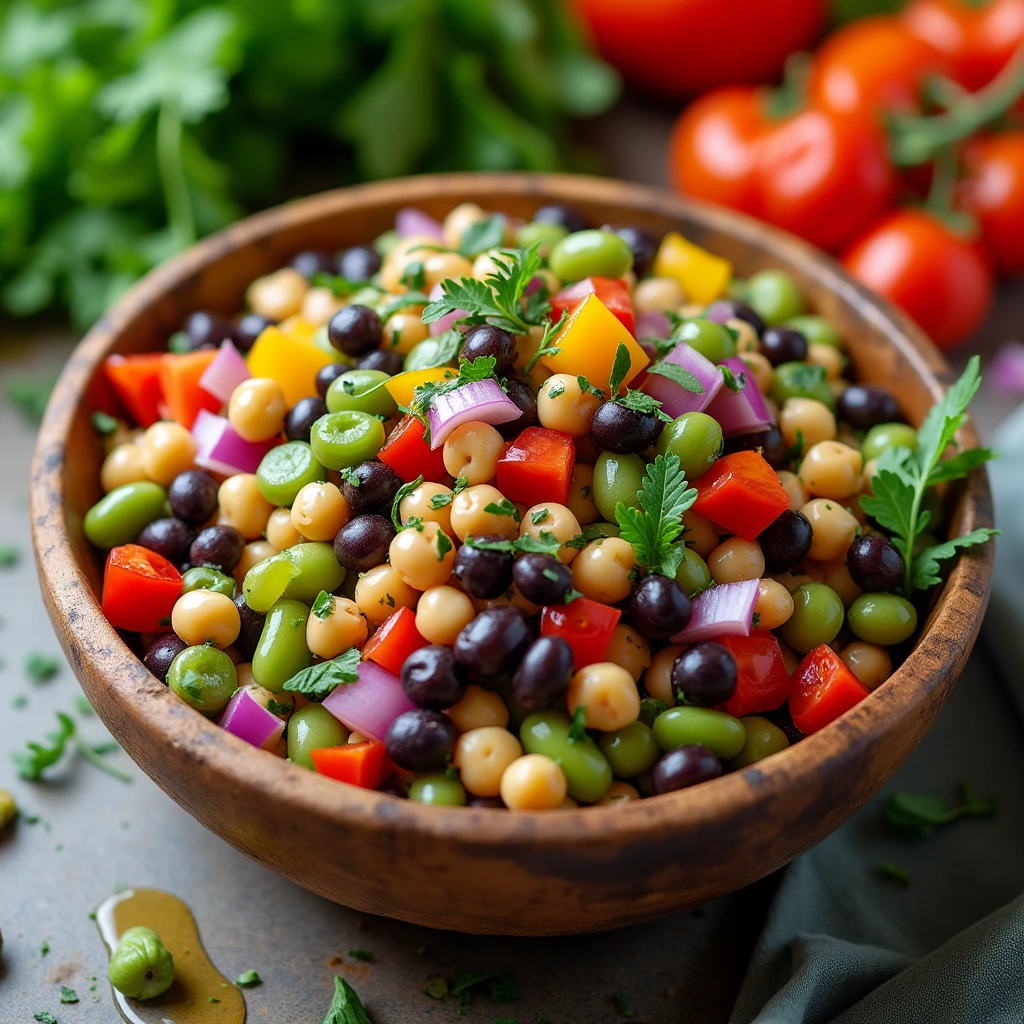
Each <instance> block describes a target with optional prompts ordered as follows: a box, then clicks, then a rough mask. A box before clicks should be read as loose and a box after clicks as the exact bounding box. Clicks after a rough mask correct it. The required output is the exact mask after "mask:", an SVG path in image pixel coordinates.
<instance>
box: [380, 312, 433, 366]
mask: <svg viewBox="0 0 1024 1024" xmlns="http://www.w3.org/2000/svg"><path fill="white" fill-rule="evenodd" d="M429 336H430V329H429V328H428V327H427V325H426V324H425V323H424V322H423V320H422V319H421V316H420V313H418V312H416V309H415V308H410V309H400V310H399V311H398V312H397V313H392V314H391V316H389V317H388V318H387V320H385V321H384V331H383V337H384V340H383V342H382V343H381V348H386V349H394V351H396V352H398V353H400V354H401V355H403V356H407V355H408V354H409V353H410V352H411V351H412V350H413V349H414V348H415V347H416V346H417V345H418V344H419V343H420V342H421V341H424V340H425V339H426V338H428V337H429Z"/></svg>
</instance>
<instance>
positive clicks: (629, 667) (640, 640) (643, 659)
mask: <svg viewBox="0 0 1024 1024" xmlns="http://www.w3.org/2000/svg"><path fill="white" fill-rule="evenodd" d="M578 562H579V560H578V559H577V564H578ZM574 568H575V566H574ZM604 656H605V660H607V661H613V662H615V664H616V665H621V666H622V667H623V668H624V669H625V670H626V671H627V672H628V673H629V674H630V675H631V676H632V677H633V682H635V683H638V682H640V677H641V676H642V675H643V674H644V672H645V671H647V669H648V668H650V665H651V648H650V646H649V645H648V643H647V639H646V637H644V635H643V634H642V633H641V632H639V630H636V629H634V628H633V627H632V626H631V625H629V624H628V623H626V622H620V623H619V624H618V625H617V626H616V627H615V629H614V630H613V631H612V638H611V640H609V641H608V649H607V650H606V651H605V652H604Z"/></svg>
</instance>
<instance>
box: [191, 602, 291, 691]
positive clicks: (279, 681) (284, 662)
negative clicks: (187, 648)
mask: <svg viewBox="0 0 1024 1024" xmlns="http://www.w3.org/2000/svg"><path fill="white" fill-rule="evenodd" d="M308 618H309V608H308V607H307V606H306V605H304V604H303V603H302V602H301V601H294V600H292V599H291V598H282V599H281V600H280V601H277V602H276V603H275V604H274V606H273V607H272V608H271V609H270V611H269V612H267V618H266V621H265V622H264V623H263V632H262V633H261V634H260V642H259V643H258V644H257V646H256V653H255V654H254V655H253V657H252V677H253V679H255V680H256V682H257V683H259V684H260V686H265V687H266V688H267V689H268V690H272V691H273V692H274V693H280V692H281V690H282V689H284V684H285V683H287V682H288V680H289V679H291V677H292V676H294V675H295V674H296V673H297V672H301V671H302V670H303V669H304V668H308V667H309V663H310V653H309V648H308V647H307V646H306V619H308ZM179 657H180V655H179Z"/></svg>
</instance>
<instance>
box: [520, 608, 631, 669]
mask: <svg viewBox="0 0 1024 1024" xmlns="http://www.w3.org/2000/svg"><path fill="white" fill-rule="evenodd" d="M621 616H622V612H621V611H619V609H618V608H612V607H611V606H610V605H607V604H601V602H600V601H591V600H590V598H589V597H577V598H576V600H575V601H572V602H571V603H570V604H560V605H546V606H545V607H544V608H543V609H542V610H541V613H540V635H541V636H560V637H561V638H562V639H563V640H565V642H566V643H567V644H568V645H569V646H570V647H571V648H572V661H573V665H574V666H575V667H576V668H577V669H581V668H583V667H584V666H586V665H593V664H594V662H595V661H603V660H604V654H605V651H607V650H608V644H609V642H610V641H611V638H612V633H614V632H615V627H616V626H617V625H618V622H619V619H620V618H621Z"/></svg>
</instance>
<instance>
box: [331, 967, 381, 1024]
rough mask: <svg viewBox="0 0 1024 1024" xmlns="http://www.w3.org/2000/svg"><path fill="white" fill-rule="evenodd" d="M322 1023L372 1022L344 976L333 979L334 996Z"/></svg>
mask: <svg viewBox="0 0 1024 1024" xmlns="http://www.w3.org/2000/svg"><path fill="white" fill-rule="evenodd" d="M324 1024H373V1021H371V1020H370V1018H369V1016H368V1014H367V1012H366V1010H365V1009H364V1008H363V1004H362V1002H361V1000H360V999H359V996H358V995H357V994H356V990H355V989H354V988H353V987H352V986H351V985H350V984H349V983H348V982H347V981H346V980H345V979H344V978H338V977H335V979H334V998H333V999H332V1000H331V1005H330V1008H329V1009H328V1011H327V1016H326V1017H324Z"/></svg>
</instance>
